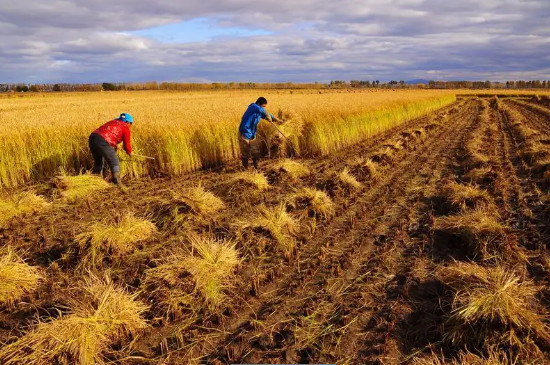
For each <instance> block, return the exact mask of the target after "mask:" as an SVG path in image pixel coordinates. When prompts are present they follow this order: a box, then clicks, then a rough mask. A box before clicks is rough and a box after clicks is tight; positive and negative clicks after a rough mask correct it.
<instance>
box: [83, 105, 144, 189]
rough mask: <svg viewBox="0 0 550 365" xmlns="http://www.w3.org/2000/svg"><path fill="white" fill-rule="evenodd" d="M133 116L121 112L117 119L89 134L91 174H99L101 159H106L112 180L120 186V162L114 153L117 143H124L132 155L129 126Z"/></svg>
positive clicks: (101, 165)
mask: <svg viewBox="0 0 550 365" xmlns="http://www.w3.org/2000/svg"><path fill="white" fill-rule="evenodd" d="M133 122H134V118H132V116H131V115H130V114H128V113H122V114H120V116H119V117H118V118H117V119H114V120H111V121H110V122H107V123H105V124H103V125H102V126H101V127H99V128H98V129H96V130H95V131H93V132H92V134H90V138H89V140H88V142H89V145H90V151H91V152H92V156H93V157H94V168H93V169H92V174H101V171H102V170H103V160H104V159H105V160H107V163H108V164H109V168H110V169H111V172H112V173H113V182H114V183H115V184H116V185H119V186H120V187H122V184H121V181H120V162H119V161H118V156H117V154H116V150H117V148H118V147H117V146H118V144H119V143H121V142H122V143H123V144H124V150H125V151H126V153H127V154H128V155H129V156H131V155H132V145H131V143H130V127H131V126H132V123H133Z"/></svg>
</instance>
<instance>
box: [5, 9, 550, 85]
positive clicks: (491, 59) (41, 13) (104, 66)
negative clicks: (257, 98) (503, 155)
mask: <svg viewBox="0 0 550 365" xmlns="http://www.w3.org/2000/svg"><path fill="white" fill-rule="evenodd" d="M0 9H2V10H1V12H0V43H1V44H2V47H0V62H1V63H2V67H1V68H0V82H3V81H4V82H5V81H7V82H16V81H29V82H38V81H50V82H53V81H68V82H79V81H90V82H97V81H105V80H113V81H132V80H136V81H138V80H152V79H157V80H159V81H160V80H220V81H230V80H237V81H241V80H254V81H263V80H265V81H287V80H295V81H311V80H321V81H324V80H328V79H333V78H334V79H336V78H337V79H342V78H348V79H349V78H371V77H376V78H379V79H390V78H403V79H405V78H418V77H435V76H434V75H436V76H437V77H439V78H454V77H462V78H481V79H485V78H488V77H498V78H501V79H505V78H508V76H507V75H510V76H509V77H513V76H515V77H516V78H518V77H519V76H521V75H523V77H528V78H544V77H548V76H549V74H548V68H547V64H548V59H549V54H550V51H549V49H550V47H549V46H550V26H549V25H548V24H549V23H548V21H547V19H548V18H549V16H550V3H549V2H548V1H547V0H532V1H517V0H486V1H483V2H479V1H477V0H476V1H474V0H463V1H461V2H456V1H454V0H453V1H450V0H444V1H443V0H390V1H387V0H340V1H338V2H327V1H320V0H303V1H300V2H296V1H291V0H278V1H274V0H265V1H262V2H249V1H248V0H247V1H245V0H222V1H212V0H202V1H199V0H187V1H185V2H167V1H160V0H151V1H148V2H143V1H131V0H119V1H116V2H113V1H107V0H96V1H93V2H91V1H84V0H54V1H48V2H44V1H42V0H26V1H25V2H19V3H18V2H13V1H12V0H0ZM196 17H207V18H211V19H213V20H214V21H215V22H217V24H218V26H228V27H229V26H231V27H235V26H237V27H239V28H243V27H250V28H253V29H266V30H270V31H272V34H270V35H262V36H253V37H247V38H236V39H213V40H212V41H209V42H200V43H199V42H198V43H170V44H165V43H161V42H159V41H157V40H153V39H148V38H144V37H139V36H136V35H133V34H131V33H130V31H133V30H139V29H144V28H147V27H153V26H160V25H163V24H168V23H176V22H180V21H182V20H186V19H193V18H196ZM98 75H99V76H98ZM99 77H100V78H101V79H98V78H99Z"/></svg>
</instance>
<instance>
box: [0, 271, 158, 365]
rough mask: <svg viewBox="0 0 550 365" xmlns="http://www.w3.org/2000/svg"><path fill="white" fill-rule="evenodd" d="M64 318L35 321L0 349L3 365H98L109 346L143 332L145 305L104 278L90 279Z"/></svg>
mask: <svg viewBox="0 0 550 365" xmlns="http://www.w3.org/2000/svg"><path fill="white" fill-rule="evenodd" d="M81 289H82V296H81V297H79V298H78V299H75V300H73V301H72V302H71V303H70V305H69V314H63V315H60V316H59V317H58V318H56V319H52V318H47V319H44V320H40V321H39V322H38V323H37V324H36V325H35V326H34V327H33V329H31V330H30V331H29V332H28V333H27V334H26V335H24V336H23V337H21V338H20V339H18V340H17V341H15V342H13V343H11V344H8V345H6V346H4V347H3V348H2V349H0V360H1V361H2V364H5V365H16V364H17V365H18V364H28V365H50V364H78V365H91V364H96V365H102V364H106V363H108V362H110V361H108V360H107V359H105V357H104V355H103V354H104V352H105V351H106V350H107V349H108V348H109V346H110V345H111V344H113V343H114V342H118V341H121V340H123V339H125V338H126V337H128V336H130V335H133V334H136V333H137V332H138V331H140V330H141V329H143V328H145V327H147V323H146V321H145V320H144V319H143V314H144V313H145V311H146V310H147V306H146V305H144V304H142V303H140V302H139V301H137V300H136V296H135V295H131V294H129V293H128V292H127V291H126V290H125V289H123V288H121V287H118V286H115V285H114V284H113V283H112V281H111V280H110V279H109V278H108V277H106V278H105V279H103V280H102V279H98V278H97V277H93V276H91V277H89V278H87V279H86V280H85V282H84V284H83V286H82V288H81Z"/></svg>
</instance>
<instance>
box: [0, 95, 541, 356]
mask: <svg viewBox="0 0 550 365" xmlns="http://www.w3.org/2000/svg"><path fill="white" fill-rule="evenodd" d="M258 94H259V93H258V92H256V91H244V90H240V91H219V92H214V91H212V92H205V91H201V92H159V91H155V92H128V93H125V92H113V93H73V94H70V93H66V94H65V93H58V94H31V95H24V96H19V95H11V96H2V97H1V98H0V113H1V114H0V118H1V123H2V126H3V129H2V132H1V134H0V138H1V141H2V144H1V145H0V147H1V148H2V149H1V150H0V157H1V161H0V164H1V165H0V167H1V172H2V174H1V176H2V180H1V181H2V187H3V188H2V190H1V191H0V193H1V194H0V344H1V346H0V364H6V365H27V364H31V365H51V364H63V365H65V364H67V365H68V364H76V365H89V364H95V365H103V364H122V365H133V364H159V365H183V364H186V365H187V364H194V365H202V364H212V365H220V364H270V363H285V364H300V363H302V364H306V363H319V364H321V363H323V364H339V365H340V364H342V365H349V364H381V363H384V364H386V363H387V364H407V365H433V364H451V365H462V364H480V365H495V364H499V365H500V364H547V363H549V362H550V352H549V351H548V349H549V348H550V319H549V318H548V312H549V310H550V300H549V293H550V253H549V252H548V247H547V246H548V241H549V238H550V232H549V230H548V228H547V227H548V226H549V224H550V96H549V95H548V94H543V93H538V94H536V95H535V94H533V93H523V94H519V93H518V92H517V91H514V92H513V93H505V92H501V91H500V90H482V91H481V92H480V93H479V94H478V95H474V94H475V92H473V91H468V92H466V91H461V92H460V93H459V94H458V95H456V96H455V94H454V93H452V92H449V91H420V90H410V91H404V90H403V91H391V90H385V91H382V90H380V91H372V92H369V91H361V92H353V91H349V90H338V91H327V90H322V91H321V92H319V90H300V91H293V92H290V91H289V90H285V91H278V92H277V91H265V90H264V91H262V92H261V94H263V95H264V96H266V97H267V98H268V100H269V105H268V106H269V110H270V111H272V112H273V113H275V114H277V113H279V111H280V115H281V116H282V117H283V118H284V119H286V120H288V123H287V124H286V125H283V127H282V128H283V129H284V132H285V133H286V134H288V135H289V136H290V137H291V142H290V143H292V145H293V146H294V147H293V148H294V149H296V150H298V151H297V152H298V153H294V152H295V151H293V149H292V148H291V149H284V148H283V149H282V152H283V153H277V154H275V155H274V156H266V158H265V159H264V160H263V161H262V164H261V165H260V167H259V168H258V169H244V168H241V167H240V166H239V164H238V161H235V160H236V159H237V158H238V156H239V151H238V150H237V148H238V146H237V141H236V134H237V126H238V124H239V120H240V116H241V114H242V112H243V111H244V109H245V108H246V106H247V105H248V104H249V103H251V102H253V101H254V100H255V99H256V98H257V97H258V96H259V95H258ZM490 94H494V95H490ZM487 95H490V96H487ZM120 112H129V113H132V114H133V115H134V117H135V123H134V127H132V128H133V140H134V143H135V147H136V151H137V152H138V153H143V154H147V155H152V156H155V157H156V158H157V160H155V161H154V162H147V161H139V162H137V161H134V162H133V163H131V164H130V163H129V162H128V161H123V162H122V164H123V167H124V169H125V172H126V176H125V178H124V183H125V184H126V186H127V188H128V190H127V191H126V190H122V189H119V188H117V187H115V186H114V185H113V184H110V183H108V182H107V181H106V180H104V179H103V178H102V177H97V176H92V175H89V174H79V173H80V170H81V169H83V168H85V167H86V166H87V165H89V164H90V156H89V152H88V151H87V137H88V135H89V133H90V132H91V131H92V130H93V129H94V128H95V127H97V126H98V125H100V124H101V123H103V122H105V121H108V120H110V119H111V118H113V117H115V116H117V115H118V114H119V113H120ZM259 133H260V138H262V139H263V140H264V141H265V142H266V143H267V144H269V143H271V142H272V139H273V138H274V136H276V135H277V133H276V131H275V130H272V129H271V128H270V127H269V124H267V123H263V127H262V129H261V130H260V132H259ZM280 146H284V145H279V147H280ZM121 157H122V158H123V157H124V156H122V155H121ZM218 164H223V165H224V166H223V168H218V169H200V168H201V167H203V166H215V165H218ZM196 169H200V170H199V171H194V170H196ZM61 170H64V171H65V173H64V174H61V175H59V174H60V171H61ZM56 175H59V176H56ZM157 175H160V176H157ZM50 177H51V178H50Z"/></svg>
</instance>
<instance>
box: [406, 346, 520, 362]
mask: <svg viewBox="0 0 550 365" xmlns="http://www.w3.org/2000/svg"><path fill="white" fill-rule="evenodd" d="M487 352H488V354H487V355H486V356H479V355H476V354H473V353H471V352H467V351H466V352H460V353H459V354H458V355H457V356H456V357H455V358H453V359H445V358H444V357H443V355H438V354H436V353H434V352H432V354H431V355H428V356H423V357H417V358H415V359H414V360H413V362H412V363H413V364H414V365H466V364H467V365H503V364H510V365H515V364H518V362H516V361H512V360H511V359H509V357H508V354H507V353H506V352H505V351H500V352H497V351H494V350H489V351H487Z"/></svg>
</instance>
